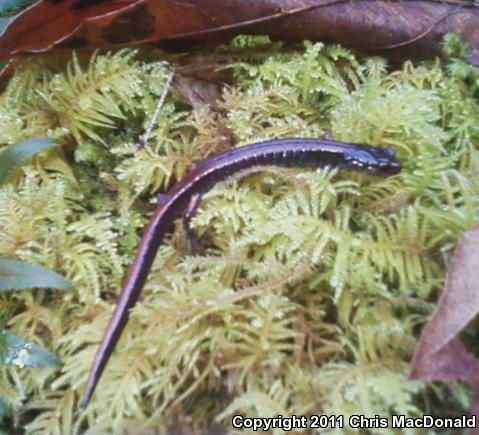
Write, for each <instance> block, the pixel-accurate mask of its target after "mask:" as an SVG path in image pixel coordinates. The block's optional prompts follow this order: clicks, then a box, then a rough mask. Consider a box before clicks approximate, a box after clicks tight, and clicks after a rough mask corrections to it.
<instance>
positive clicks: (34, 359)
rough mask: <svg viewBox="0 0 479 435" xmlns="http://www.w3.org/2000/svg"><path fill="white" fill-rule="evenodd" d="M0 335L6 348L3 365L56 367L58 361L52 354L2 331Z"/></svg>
mask: <svg viewBox="0 0 479 435" xmlns="http://www.w3.org/2000/svg"><path fill="white" fill-rule="evenodd" d="M0 335H1V336H2V338H3V340H4V342H5V346H6V350H5V352H4V354H3V355H2V356H3V363H4V364H11V365H15V366H17V367H20V368H24V367H31V368H57V367H58V359H57V357H56V355H55V354H54V353H52V352H50V351H48V350H46V349H43V348H42V347H40V346H38V345H36V344H34V343H31V342H29V341H26V340H25V339H23V338H22V337H17V336H16V335H13V334H10V333H9V332H7V331H3V332H2V333H1V334H0Z"/></svg>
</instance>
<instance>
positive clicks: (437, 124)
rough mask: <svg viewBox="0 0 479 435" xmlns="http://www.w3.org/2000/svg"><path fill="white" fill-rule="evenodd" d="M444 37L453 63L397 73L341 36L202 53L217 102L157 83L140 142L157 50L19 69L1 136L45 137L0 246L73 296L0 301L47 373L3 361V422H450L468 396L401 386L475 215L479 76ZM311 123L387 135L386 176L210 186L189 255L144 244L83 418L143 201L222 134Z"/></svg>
mask: <svg viewBox="0 0 479 435" xmlns="http://www.w3.org/2000/svg"><path fill="white" fill-rule="evenodd" d="M448 39H449V41H448V44H447V49H448V51H449V55H450V56H451V59H450V60H449V61H447V62H443V63H440V62H439V61H430V62H426V63H420V64H412V63H410V62H406V63H405V64H404V65H403V66H402V67H401V68H399V69H394V70H393V69H392V68H388V66H387V63H386V61H385V60H383V59H381V58H377V57H371V58H367V59H363V60H358V59H356V58H355V57H354V55H353V54H352V53H350V52H349V51H347V50H345V49H343V48H341V47H337V46H325V45H323V44H320V43H315V44H313V43H305V44H303V45H301V46H296V47H289V46H282V45H279V44H271V43H269V42H268V41H267V40H264V39H261V38H259V39H258V38H257V39H252V38H245V37H240V38H237V39H236V40H235V41H234V42H233V43H232V44H230V45H228V46H223V47H220V48H219V49H218V50H217V51H216V53H215V54H214V55H211V54H210V55H209V56H208V62H210V63H212V64H216V66H217V67H218V65H219V66H220V67H221V68H226V69H227V70H228V71H233V73H234V74H233V75H234V80H233V81H232V82H231V83H230V84H228V85H224V86H223V88H222V96H221V99H220V101H219V102H218V106H219V107H218V108H217V110H216V111H213V110H212V109H210V108H208V107H206V106H204V107H197V108H196V109H192V108H191V106H190V105H189V102H188V101H187V100H185V98H184V97H183V96H182V95H180V94H179V93H178V92H176V91H175V90H174V89H173V88H171V89H170V91H169V93H168V97H167V99H166V102H165V105H164V106H163V108H162V110H161V114H160V118H159V120H158V123H157V125H156V127H155V128H154V130H153V133H152V137H151V139H150V141H149V143H148V145H147V146H146V148H144V149H142V150H138V149H136V147H135V143H137V141H138V138H139V136H140V135H141V133H142V131H143V129H144V126H145V125H146V124H147V123H148V122H149V120H150V118H151V115H152V113H153V112H154V110H155V106H156V103H157V101H158V98H159V96H160V95H161V93H162V92H163V87H164V83H165V80H166V77H167V76H168V73H169V69H170V68H171V66H170V64H171V62H173V60H172V58H171V57H169V58H162V59H156V60H151V59H152V56H154V54H152V53H151V52H147V51H140V52H137V51H134V50H121V51H117V52H115V53H109V54H101V55H100V54H95V55H93V56H91V57H90V58H89V59H84V58H81V60H78V58H77V57H73V60H72V58H71V57H70V61H69V63H68V65H66V64H65V62H63V61H55V59H54V58H53V56H45V57H42V58H39V57H38V58H31V59H28V60H26V61H23V62H22V63H21V64H20V66H19V67H18V68H17V70H16V71H15V74H14V75H13V77H12V78H11V79H10V80H9V82H8V83H6V84H5V88H4V90H3V93H2V95H1V96H0V99H1V103H0V143H1V144H2V145H3V146H7V145H9V144H12V143H16V142H19V141H21V140H24V139H27V138H31V137H35V136H48V137H51V138H53V139H55V140H56V141H57V143H58V144H60V145H61V147H59V148H58V149H55V150H52V151H48V152H45V153H43V154H41V155H39V156H37V157H35V158H33V159H32V160H31V161H30V162H29V163H28V164H27V165H24V166H23V167H22V168H20V169H19V170H17V171H16V172H15V173H14V174H13V175H12V176H11V177H10V178H9V182H8V183H7V184H5V185H4V186H2V187H1V188H0V228H1V232H2V236H1V238H0V256H2V257H6V258H12V259H19V260H23V261H27V262H30V263H35V264H39V265H42V266H45V267H48V268H50V269H54V270H56V271H58V272H60V273H62V274H63V275H64V276H66V277H67V278H68V279H69V280H70V281H71V282H72V283H73V284H74V289H73V290H72V291H68V292H60V291H57V290H35V291H22V292H14V293H10V294H2V295H0V316H1V317H0V319H1V322H2V324H3V326H6V327H7V328H8V329H9V330H10V331H11V332H13V333H14V334H17V335H19V336H22V337H25V338H27V339H29V340H31V341H33V342H36V343H38V344H40V345H42V346H43V347H45V348H47V349H50V350H52V351H54V352H55V353H56V354H57V355H58V357H59V359H60V361H61V364H62V367H61V370H59V371H55V372H53V371H51V370H50V371H48V370H25V369H18V368H15V367H10V366H9V367H3V368H1V369H0V376H1V379H0V395H1V397H2V398H3V400H4V402H5V403H6V404H7V405H8V410H7V411H6V412H5V417H4V428H5V430H6V431H7V432H8V431H12V430H13V428H14V427H16V428H18V429H19V430H20V431H21V430H24V431H25V433H28V434H37V433H38V434H40V433H41V434H70V433H91V434H101V433H115V434H120V433H150V432H148V431H149V430H153V429H156V430H158V431H159V432H160V433H163V432H164V431H165V430H166V428H167V427H172V426H175V425H176V427H178V426H181V427H183V428H189V429H191V430H195V431H198V433H204V432H205V430H206V428H208V427H211V426H212V425H214V424H218V425H220V426H224V427H226V428H230V420H231V415H232V414H237V413H242V414H245V415H248V416H267V415H277V414H281V415H291V414H296V415H308V414H344V415H346V416H348V415H351V414H363V415H366V416H374V415H376V414H378V415H381V416H386V417H387V416H390V415H392V414H406V415H408V416H418V415H423V414H425V413H427V414H433V415H441V416H444V415H445V414H448V415H450V414H452V415H454V414H460V413H463V412H465V410H467V408H468V406H469V401H470V393H469V391H468V389H467V388H466V387H465V386H463V385H460V384H449V385H428V384H426V383H422V382H412V381H408V380H407V379H406V375H407V372H408V365H409V362H410V360H411V357H412V355H413V352H414V350H415V347H416V345H417V340H418V336H419V333H420V329H421V325H423V324H424V322H425V321H426V320H427V317H428V315H429V314H430V312H431V309H432V308H433V306H434V302H435V301H436V299H437V295H438V292H439V291H440V290H441V286H442V284H443V282H444V278H445V273H446V270H447V262H448V258H449V256H450V254H451V251H452V249H453V247H454V245H455V243H456V241H457V240H458V238H459V236H460V235H461V233H462V232H463V231H464V230H466V229H468V228H471V227H472V226H474V225H476V224H478V223H479V196H478V193H479V183H478V181H479V180H478V174H479V171H478V170H479V153H478V146H479V105H478V97H479V90H478V89H479V72H478V71H477V69H474V68H473V67H470V66H468V65H467V64H466V63H465V62H464V61H462V60H461V59H460V58H459V57H460V55H461V54H463V53H461V51H462V50H463V48H462V47H461V46H460V45H459V44H458V41H457V39H456V38H455V37H454V36H451V37H449V38H448ZM146 59H148V61H147V60H146ZM213 77H214V75H213ZM225 132H226V133H225ZM325 133H328V134H330V135H331V136H332V137H333V138H334V139H336V140H343V141H351V142H362V143H368V144H371V145H377V146H389V147H394V148H395V149H396V150H397V153H398V155H399V157H400V159H401V160H402V161H403V166H404V168H403V171H402V172H401V173H400V174H399V175H398V176H395V177H393V178H388V179H381V178H372V177H368V176H366V175H358V174H353V173H349V172H343V171H339V172H338V171H337V170H335V169H332V168H323V169H320V170H278V169H275V168H263V170H262V171H261V172H258V173H255V174H251V175H249V176H247V177H244V178H242V179H236V180H233V181H232V182H230V183H227V184H224V185H221V186H218V187H216V188H215V189H213V190H212V191H211V192H210V193H209V194H207V195H206V196H205V198H204V200H203V202H202V205H201V208H200V210H199V212H198V213H197V216H196V217H195V219H194V220H193V224H194V227H195V229H196V231H197V232H198V234H200V235H201V237H202V240H203V243H204V245H205V252H204V254H201V255H193V254H191V253H188V251H187V250H186V246H185V243H184V242H183V239H182V232H181V228H180V226H178V227H177V229H176V231H175V232H174V233H173V234H172V236H171V237H170V238H169V239H168V240H167V241H166V242H165V243H164V244H163V245H162V247H161V248H160V251H159V253H158V256H157V259H156V262H155V266H154V270H153V271H152V273H151V274H150V276H149V280H148V283H147V285H146V287H145V289H144V291H143V295H142V301H141V303H140V304H139V305H138V306H137V307H136V308H135V310H134V312H133V314H132V316H131V319H130V322H129V324H128V327H127V329H126V331H125V332H124V334H123V337H122V339H121V341H120V343H119V346H118V349H117V351H116V353H115V354H114V356H113V358H112V359H111V361H110V363H109V365H108V367H107V370H106V372H105V373H104V375H103V377H102V380H101V383H100V385H99V388H98V389H97V392H96V394H95V396H94V399H93V401H92V403H91V404H90V406H89V407H88V409H87V410H86V411H81V409H80V407H79V398H80V396H81V394H82V392H83V390H84V387H85V381H86V377H87V373H88V370H89V368H90V364H91V362H92V359H93V355H94V352H95V350H96V347H97V345H98V342H99V340H100V338H101V335H102V331H103V330H104V329H105V327H106V324H107V321H108V319H109V317H110V316H111V313H112V309H113V306H114V302H115V298H116V296H117V294H118V292H119V290H120V286H121V279H122V276H123V274H124V272H125V270H126V268H127V267H128V264H129V263H130V261H131V259H132V256H133V255H134V252H135V247H136V243H137V242H138V239H139V235H140V234H141V228H142V227H143V225H144V224H145V222H146V221H147V219H148V216H149V215H150V214H151V211H152V209H153V208H154V202H155V194H156V193H157V192H158V191H164V190H166V189H167V188H168V187H169V186H171V185H172V184H173V183H174V182H175V181H176V180H178V179H179V178H181V176H182V175H183V174H185V173H186V172H187V171H188V169H189V168H190V166H191V164H192V163H193V162H194V161H195V160H199V159H202V158H204V157H206V156H207V155H211V154H212V153H214V152H216V151H219V150H221V149H224V148H225V147H226V146H230V145H229V138H231V137H233V138H234V145H235V146H236V145H238V146H239V145H243V144H247V143H250V142H258V141H260V140H262V139H268V138H276V137H291V136H305V137H318V136H322V135H323V134H325ZM376 432H377V433H381V434H386V433H399V432H397V431H396V432H394V431H393V430H392V429H390V430H388V429H380V430H377V431H374V430H371V433H376ZM231 433H234V432H233V431H232V432H231ZM275 433H281V431H276V432H275ZM322 433H335V432H334V431H330V432H325V431H323V432H322ZM337 433H348V432H347V430H346V429H344V430H339V431H338V432H337ZM404 433H405V434H416V433H417V434H419V433H421V434H423V433H428V432H427V431H420V430H413V429H408V430H404Z"/></svg>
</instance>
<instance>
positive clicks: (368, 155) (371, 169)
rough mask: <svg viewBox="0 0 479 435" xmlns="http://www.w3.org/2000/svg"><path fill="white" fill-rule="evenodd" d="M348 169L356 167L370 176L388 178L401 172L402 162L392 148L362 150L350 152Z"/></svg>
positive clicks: (347, 162) (347, 160) (347, 163)
mask: <svg viewBox="0 0 479 435" xmlns="http://www.w3.org/2000/svg"><path fill="white" fill-rule="evenodd" d="M345 160H346V167H354V168H355V169H356V170H358V169H359V170H361V171H362V172H366V173H367V174H370V175H376V176H380V177H388V176H391V175H395V174H397V173H398V172H399V171H401V162H400V161H399V160H398V159H397V158H396V152H395V151H394V150H393V149H392V148H375V147H368V148H361V149H357V150H354V152H350V153H349V154H348V155H347V156H346V158H345Z"/></svg>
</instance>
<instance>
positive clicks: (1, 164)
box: [0, 137, 56, 184]
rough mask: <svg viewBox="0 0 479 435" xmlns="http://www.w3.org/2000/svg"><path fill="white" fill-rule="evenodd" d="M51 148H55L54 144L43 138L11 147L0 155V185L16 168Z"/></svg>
mask: <svg viewBox="0 0 479 435" xmlns="http://www.w3.org/2000/svg"><path fill="white" fill-rule="evenodd" d="M53 146H56V144H55V143H54V142H52V141H51V140H50V139H48V138H45V137H37V138H34V139H29V140H27V141H25V142H20V143H16V144H14V145H11V146H10V147H9V148H7V149H6V150H5V151H3V152H2V153H1V154H0V184H1V183H3V181H4V180H5V179H6V178H7V177H8V175H9V174H10V172H12V171H13V169H15V167H16V166H19V165H21V164H22V163H23V162H25V161H26V160H28V159H29V158H30V157H32V156H33V155H35V154H37V153H39V152H40V151H43V150H45V149H47V148H51V147H53Z"/></svg>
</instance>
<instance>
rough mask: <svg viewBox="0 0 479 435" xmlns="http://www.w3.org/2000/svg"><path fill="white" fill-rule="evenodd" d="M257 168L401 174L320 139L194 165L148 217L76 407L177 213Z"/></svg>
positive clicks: (236, 152) (382, 155)
mask: <svg viewBox="0 0 479 435" xmlns="http://www.w3.org/2000/svg"><path fill="white" fill-rule="evenodd" d="M258 165H276V166H285V167H319V166H332V167H338V168H346V169H352V170H355V171H360V172H365V173H367V174H371V175H379V176H389V175H394V174H397V173H398V172H399V171H400V170H401V163H400V162H399V161H398V160H397V159H396V157H395V153H394V151H393V150H392V149H390V148H374V147H371V146H367V145H357V144H348V143H341V142H336V141H330V140H325V139H300V138H298V139H278V140H270V141H266V142H261V143H256V144H252V145H247V146H243V147H239V148H233V149H230V150H228V151H225V152H223V153H221V154H218V155H216V156H214V157H212V158H210V159H207V160H204V161H203V162H201V163H199V164H197V165H196V166H195V168H194V169H193V170H192V171H191V172H190V173H189V174H188V175H187V176H186V177H185V178H183V179H182V180H181V181H180V182H178V183H177V184H176V185H175V186H174V187H173V188H172V189H171V190H169V191H168V192H167V194H166V195H162V199H161V203H160V204H159V205H158V207H157V209H156V210H155V212H154V214H153V216H152V217H151V219H150V221H149V223H148V225H147V227H146V229H145V232H144V234H143V237H142V239H141V242H140V244H139V247H138V250H137V253H136V257H135V260H134V261H133V264H132V265H131V267H130V270H129V272H128V276H127V277H126V280H125V283H124V285H123V289H122V291H121V294H120V297H119V299H118V303H117V306H116V309H115V312H114V313H113V316H112V318H111V320H110V323H109V324H108V327H107V329H106V331H105V335H104V336H103V340H102V342H101V344H100V347H99V348H98V351H97V353H96V356H95V360H94V362H93V366H92V368H91V371H90V376H89V379H88V385H87V388H86V391H85V395H84V397H83V401H82V406H83V407H86V406H87V404H88V402H89V401H90V398H91V396H92V394H93V392H94V390H95V387H96V385H97V383H98V381H99V379H100V376H101V374H102V372H103V370H104V368H105V365H106V363H107V362H108V360H109V358H110V356H111V354H112V352H113V350H114V349H115V346H116V344H117V342H118V339H119V338H120V335H121V333H122V331H123V329H124V327H125V325H126V322H127V321H128V315H129V311H130V309H131V308H132V307H133V306H134V305H135V303H136V301H137V300H138V297H139V295H140V292H141V289H142V288H143V286H144V284H145V281H146V278H147V276H148V272H149V271H150V268H151V265H152V263H153V260H154V258H155V255H156V252H157V251H158V247H159V245H160V244H161V242H162V240H163V237H164V236H165V234H166V233H167V232H168V231H169V230H170V229H171V227H172V224H173V222H174V220H175V219H176V218H178V217H179V216H180V215H181V213H183V212H185V211H186V216H185V219H186V220H189V219H190V217H191V215H192V213H193V212H194V209H195V208H196V206H197V205H198V203H199V200H200V198H201V194H203V193H205V192H206V191H208V190H209V189H211V187H213V186H214V185H215V184H216V183H218V182H220V181H223V180H225V179H227V178H228V177H230V176H231V175H233V174H235V173H238V172H239V171H242V170H244V169H247V168H250V167H253V166H258Z"/></svg>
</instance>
